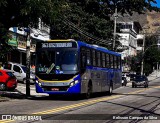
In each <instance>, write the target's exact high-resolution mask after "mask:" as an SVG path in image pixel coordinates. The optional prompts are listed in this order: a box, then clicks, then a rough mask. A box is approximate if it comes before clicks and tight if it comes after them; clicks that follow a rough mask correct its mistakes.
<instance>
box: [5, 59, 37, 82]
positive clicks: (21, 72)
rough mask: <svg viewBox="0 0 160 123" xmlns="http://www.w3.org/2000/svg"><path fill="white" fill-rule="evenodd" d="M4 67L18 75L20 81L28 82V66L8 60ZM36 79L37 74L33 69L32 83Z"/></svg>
mask: <svg viewBox="0 0 160 123" xmlns="http://www.w3.org/2000/svg"><path fill="white" fill-rule="evenodd" d="M3 67H4V69H5V70H8V71H11V72H12V73H13V74H14V75H15V76H16V78H17V80H18V81H20V82H23V83H26V66H24V65H21V64H18V63H13V62H8V63H7V64H5V65H4V66H3ZM34 81H35V75H34V74H33V72H32V71H31V72H30V83H34Z"/></svg>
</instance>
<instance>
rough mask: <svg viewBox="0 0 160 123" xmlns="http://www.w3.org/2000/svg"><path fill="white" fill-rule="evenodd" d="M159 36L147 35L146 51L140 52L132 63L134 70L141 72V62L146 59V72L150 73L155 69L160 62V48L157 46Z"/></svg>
mask: <svg viewBox="0 0 160 123" xmlns="http://www.w3.org/2000/svg"><path fill="white" fill-rule="evenodd" d="M157 40H158V39H157V36H154V35H152V36H146V41H145V42H146V43H145V50H144V53H143V54H142V52H140V53H138V55H137V56H136V57H135V58H134V60H133V61H132V64H131V68H132V70H133V71H136V72H137V73H140V71H141V62H142V59H144V73H145V74H146V75H149V74H150V73H151V72H152V71H153V67H155V68H156V67H157V66H156V65H157V62H158V63H160V57H159V56H160V50H159V49H158V47H157V45H156V44H157Z"/></svg>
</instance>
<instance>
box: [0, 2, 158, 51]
mask: <svg viewBox="0 0 160 123" xmlns="http://www.w3.org/2000/svg"><path fill="white" fill-rule="evenodd" d="M150 2H155V0H148V1H146V0H123V1H122V0H81V1H79V0H0V12H1V16H0V44H3V49H2V50H4V51H6V50H7V49H9V48H7V43H6V41H7V40H8V36H7V33H8V29H9V28H10V27H15V26H18V27H28V26H30V27H37V26H38V22H39V18H40V19H41V20H42V21H43V22H44V23H45V24H47V25H49V26H52V29H51V34H52V35H51V37H53V38H75V39H80V40H84V41H87V42H88V43H94V44H99V45H103V46H106V47H108V48H111V45H112V42H113V41H112V40H113V39H112V37H113V35H112V33H113V21H112V20H111V19H110V17H111V15H112V16H113V13H114V10H115V7H116V6H117V8H118V12H121V13H122V14H124V13H126V12H128V13H130V14H132V12H134V11H136V12H139V13H144V12H145V10H146V9H148V10H156V11H159V9H158V8H156V7H152V6H151V4H150ZM116 46H117V43H116Z"/></svg>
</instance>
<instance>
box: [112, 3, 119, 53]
mask: <svg viewBox="0 0 160 123" xmlns="http://www.w3.org/2000/svg"><path fill="white" fill-rule="evenodd" d="M117 16H118V14H117V5H116V6H115V12H114V33H113V51H114V50H115V42H116V32H117V31H116V28H117Z"/></svg>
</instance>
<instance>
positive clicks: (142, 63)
mask: <svg viewBox="0 0 160 123" xmlns="http://www.w3.org/2000/svg"><path fill="white" fill-rule="evenodd" d="M144 46H145V34H144V35H143V46H142V62H141V75H143V65H144V58H143V55H144Z"/></svg>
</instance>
